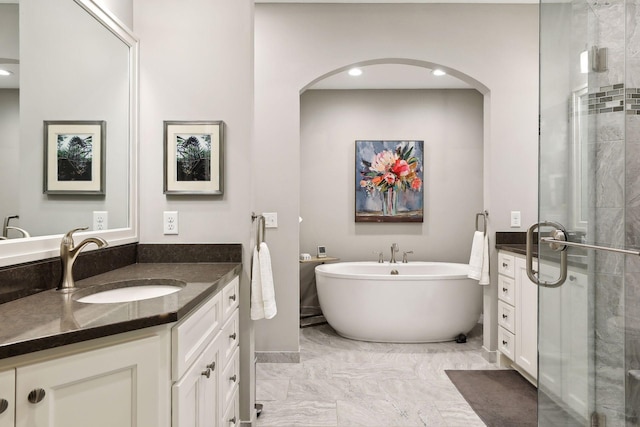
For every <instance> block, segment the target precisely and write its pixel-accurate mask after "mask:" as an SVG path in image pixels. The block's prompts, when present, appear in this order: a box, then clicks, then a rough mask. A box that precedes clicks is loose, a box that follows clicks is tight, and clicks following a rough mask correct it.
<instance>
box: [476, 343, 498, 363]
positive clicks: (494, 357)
mask: <svg viewBox="0 0 640 427" xmlns="http://www.w3.org/2000/svg"><path fill="white" fill-rule="evenodd" d="M480 354H481V355H482V357H483V358H484V360H486V361H487V362H489V363H496V362H497V361H498V352H497V351H491V350H487V348H486V347H485V346H482V352H481V353H480Z"/></svg>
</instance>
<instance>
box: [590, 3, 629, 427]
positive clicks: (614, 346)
mask: <svg viewBox="0 0 640 427" xmlns="http://www.w3.org/2000/svg"><path fill="white" fill-rule="evenodd" d="M638 3H640V0H611V1H608V2H589V7H590V11H589V12H588V19H587V23H588V24H587V26H588V32H589V34H590V37H589V39H590V40H589V41H590V42H591V43H593V44H595V45H597V46H598V47H606V48H607V50H608V52H607V53H608V70H607V71H605V72H598V73H590V75H589V87H591V88H595V90H590V92H589V97H588V111H589V117H590V119H589V123H590V129H589V135H590V136H591V135H593V136H594V138H593V139H592V140H590V141H589V159H590V167H591V168H593V169H592V171H593V173H591V174H590V180H591V182H589V188H590V189H591V194H590V195H589V203H590V207H591V208H592V209H590V217H589V228H590V229H589V233H590V235H592V236H593V239H594V240H595V241H596V242H599V243H602V244H607V245H612V246H617V247H624V246H638V244H639V243H640V233H639V231H640V167H639V166H638V165H640V138H639V137H640V90H639V89H638V88H640V79H639V78H638V76H639V75H640V73H638V71H640V57H638V53H639V52H640V28H639V29H637V28H636V26H637V24H638V23H640V16H639V15H640V8H638V7H637V4H638ZM592 18H593V19H592ZM593 256H594V257H595V260H594V263H593V265H594V268H593V271H592V272H591V273H593V278H594V280H593V283H594V286H593V295H592V297H593V303H594V306H593V310H589V311H590V312H591V313H593V316H594V319H593V320H594V322H595V331H594V341H595V342H594V348H595V364H596V366H595V368H596V375H595V379H594V380H595V384H594V387H595V393H596V395H595V402H596V408H595V409H596V411H597V412H598V413H600V414H603V415H605V416H606V424H607V426H609V427H612V426H613V427H625V426H627V427H628V426H637V425H638V421H637V418H636V417H637V415H638V414H636V411H638V410H639V409H638V408H639V405H638V402H633V399H634V398H633V396H637V395H638V390H637V387H638V386H640V385H634V384H631V383H628V381H629V380H628V379H627V375H626V373H627V370H629V369H633V368H634V366H635V369H638V367H639V366H640V365H639V364H638V362H639V359H640V348H639V346H638V343H639V342H640V339H639V338H640V336H639V333H638V332H639V331H640V328H639V326H640V316H639V313H640V311H639V310H638V309H637V308H636V306H638V305H639V304H638V302H639V301H640V279H638V276H639V275H638V273H639V272H640V261H638V260H637V259H635V258H638V257H635V258H632V257H631V256H626V257H625V256H624V255H619V254H613V253H607V252H602V251H595V252H594V254H593Z"/></svg>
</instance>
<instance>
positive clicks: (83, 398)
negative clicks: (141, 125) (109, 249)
mask: <svg viewBox="0 0 640 427" xmlns="http://www.w3.org/2000/svg"><path fill="white" fill-rule="evenodd" d="M239 295H240V294H239V278H238V277H237V276H236V277H234V278H233V279H232V280H231V281H230V282H229V283H228V284H227V285H226V286H225V287H224V288H223V289H222V290H221V291H220V292H218V293H216V294H215V295H213V296H211V297H209V298H208V299H207V300H205V301H204V302H202V303H201V304H200V305H199V306H198V307H196V308H195V309H194V310H192V312H191V313H189V314H188V315H187V316H186V317H184V318H183V319H181V320H180V321H179V322H177V323H173V324H167V325H159V326H157V327H152V328H147V329H140V330H136V331H132V332H127V333H124V334H119V335H112V336H107V337H104V338H99V339H95V340H91V341H86V342H82V343H76V344H73V345H72V346H64V347H58V348H55V349H51V350H47V351H45V352H39V353H31V354H26V355H24V356H17V357H15V358H13V359H5V360H4V361H2V365H1V366H2V367H0V399H4V400H6V402H7V403H6V409H5V410H4V411H1V412H0V427H49V426H51V427H85V426H91V427H114V426H117V427H127V426H131V427H133V426H138V427H140V426H153V427H170V426H171V427H187V426H189V427H192V426H199V427H217V426H225V427H226V426H235V425H238V424H239V405H238V390H239V387H238V383H239V379H240V378H239V345H238V344H239V321H238V319H239V315H238V312H239V309H238V307H239ZM3 406H5V405H4V404H3V403H2V400H0V409H2V407H3Z"/></svg>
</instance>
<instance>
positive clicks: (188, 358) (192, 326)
mask: <svg viewBox="0 0 640 427" xmlns="http://www.w3.org/2000/svg"><path fill="white" fill-rule="evenodd" d="M220 300H221V295H220V293H218V294H216V295H214V296H213V297H211V298H210V299H209V300H207V301H206V302H205V303H204V304H203V305H202V306H201V307H200V308H198V309H196V311H195V312H194V313H192V314H191V315H189V317H187V318H186V319H184V320H183V321H181V322H180V323H178V324H177V325H176V326H174V327H173V329H172V330H171V339H172V341H173V345H172V363H171V364H172V379H173V381H177V380H178V379H179V378H180V377H182V375H183V374H184V373H185V371H186V370H187V369H188V368H189V366H191V364H192V363H193V362H194V361H195V359H196V358H197V357H198V356H199V355H200V353H201V352H202V350H203V349H204V348H205V347H206V346H207V344H208V343H209V342H210V341H211V340H212V339H213V337H214V336H215V335H216V333H217V332H218V331H219V330H220V326H221V324H222V322H221V316H222V313H221V307H220V305H221V304H220Z"/></svg>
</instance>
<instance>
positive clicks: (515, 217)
mask: <svg viewBox="0 0 640 427" xmlns="http://www.w3.org/2000/svg"><path fill="white" fill-rule="evenodd" d="M520 223H521V222H520V211H511V228H518V227H520Z"/></svg>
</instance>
